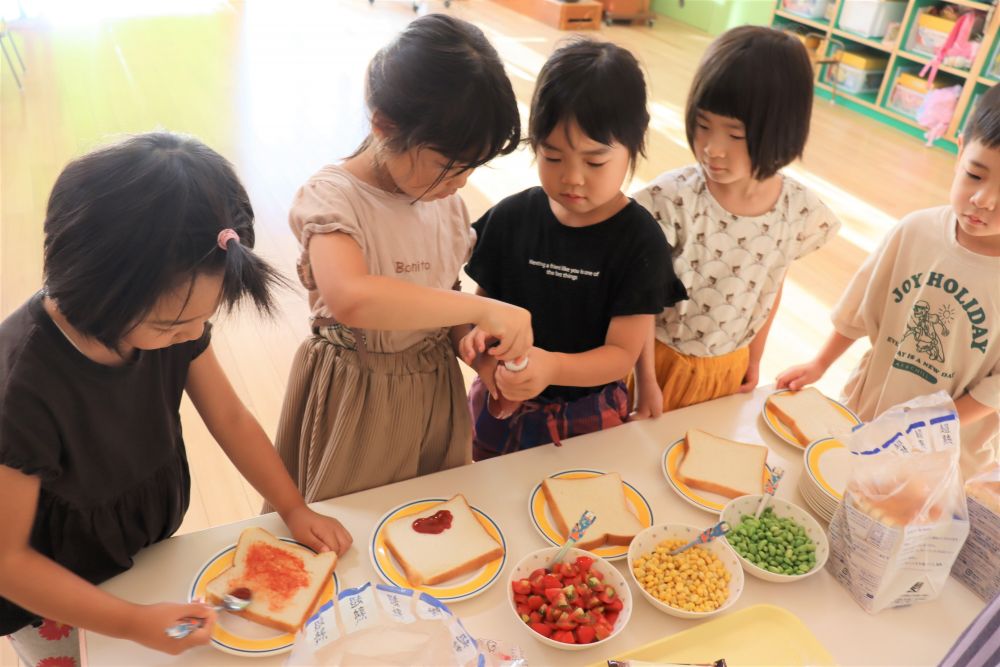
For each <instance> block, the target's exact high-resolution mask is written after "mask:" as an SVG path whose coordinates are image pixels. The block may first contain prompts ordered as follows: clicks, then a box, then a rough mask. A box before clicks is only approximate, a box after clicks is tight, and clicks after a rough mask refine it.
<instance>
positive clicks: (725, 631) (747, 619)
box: [592, 604, 837, 667]
mask: <svg viewBox="0 0 1000 667" xmlns="http://www.w3.org/2000/svg"><path fill="white" fill-rule="evenodd" d="M719 658H725V659H726V665H727V666H728V667H760V666H762V665H768V667H778V666H779V665H780V666H782V667H785V666H791V665H802V666H803V667H804V666H805V665H810V666H813V665H814V666H816V667H820V666H829V667H833V666H834V665H836V664H837V663H836V662H835V661H834V659H833V656H831V655H830V653H829V652H828V651H827V650H826V649H825V648H824V647H823V645H822V644H820V643H819V640H818V639H816V637H815V636H814V635H813V633H812V632H810V631H809V628H807V627H806V626H805V624H804V623H803V622H802V621H800V620H799V619H798V617H797V616H795V615H794V614H792V613H791V612H790V611H788V610H786V609H782V608H781V607H775V606H774V605H769V604H758V605H754V606H753V607H747V608H746V609H742V610H740V611H738V612H735V613H733V614H726V615H725V616H721V617H719V618H717V619H714V620H711V621H706V622H704V623H702V624H701V625H699V626H697V627H694V628H691V629H690V630H685V631H684V632H679V633H677V634H676V635H671V636H669V637H665V638H663V639H658V640H656V641H655V642H651V643H649V644H646V645H645V646H642V647H640V648H637V649H633V650H631V651H629V652H627V653H624V654H622V655H617V656H615V657H614V659H615V660H642V661H645V662H679V663H709V662H712V661H715V660H718V659H719ZM607 664H608V663H607V661H602V662H596V663H594V665H593V666H592V667H599V666H606V665H607Z"/></svg>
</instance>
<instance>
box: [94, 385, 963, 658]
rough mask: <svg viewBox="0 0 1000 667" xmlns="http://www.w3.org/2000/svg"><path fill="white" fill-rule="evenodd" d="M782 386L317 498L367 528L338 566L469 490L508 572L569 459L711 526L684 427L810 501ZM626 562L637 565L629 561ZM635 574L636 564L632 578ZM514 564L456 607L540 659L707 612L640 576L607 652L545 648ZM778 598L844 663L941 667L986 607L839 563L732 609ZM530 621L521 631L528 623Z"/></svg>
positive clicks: (793, 496)
mask: <svg viewBox="0 0 1000 667" xmlns="http://www.w3.org/2000/svg"><path fill="white" fill-rule="evenodd" d="M772 390H773V388H772V387H762V388H758V389H757V390H756V391H755V392H753V393H752V394H747V395H737V396H730V397H727V398H723V399H719V400H716V401H712V402H710V403H705V404H702V405H697V406H693V407H690V408H686V409H684V410H678V411H675V412H672V413H669V414H667V415H664V416H663V417H661V418H660V419H657V420H655V421H642V422H636V423H633V424H626V425H624V426H621V427H619V428H614V429H611V430H608V431H604V432H602V433H594V434H591V435H587V436H582V437H580V438H574V439H572V440H569V441H567V442H565V443H564V445H563V447H561V448H556V447H553V446H551V445H549V446H545V447H538V448H535V449H531V450H528V451H524V452H519V453H517V454H512V455H508V456H502V457H499V458H497V459H493V460H491V461H487V462H483V463H477V464H473V465H471V466H465V467H462V468H457V469H454V470H448V471H445V472H441V473H437V474H434V475H428V476H426V477H421V478H417V479H412V480H408V481H405V482H400V483H398V484H392V485H389V486H385V487H381V488H377V489H370V490H368V491H363V492H360V493H355V494H352V495H349V496H344V497H341V498H336V499H334V500H329V501H325V502H321V503H317V504H315V505H314V508H315V509H316V510H317V511H319V512H322V513H325V514H330V515H333V516H336V517H337V518H338V519H340V520H341V521H342V522H343V523H344V525H345V526H346V527H347V529H348V530H350V531H351V534H352V535H353V536H354V547H353V548H352V549H351V551H350V552H349V553H348V554H346V555H345V556H344V558H343V559H341V561H340V562H339V563H338V565H337V574H338V576H339V577H340V581H341V585H342V586H345V587H353V586H357V585H361V584H363V583H364V582H366V581H373V582H377V581H379V579H378V577H377V575H376V573H375V571H374V568H373V567H372V565H371V561H370V560H369V555H368V542H369V538H370V534H371V530H372V526H373V524H374V523H375V521H376V520H377V519H378V518H379V517H380V516H382V514H384V513H385V512H386V511H387V510H389V509H391V508H393V507H395V506H397V505H399V504H401V503H404V502H406V501H409V500H413V499H417V498H426V497H439V496H449V495H451V494H454V493H458V492H461V493H464V494H465V495H466V497H467V498H469V501H470V502H471V503H472V504H474V505H477V506H479V507H480V508H482V509H483V510H484V511H485V512H486V513H487V514H489V515H490V516H491V517H493V519H495V520H496V521H497V522H498V523H499V524H500V527H501V529H502V530H503V532H504V535H505V537H506V538H507V543H508V549H509V551H508V561H507V566H506V567H507V568H510V567H512V566H513V564H514V563H516V562H517V561H518V560H520V558H521V557H522V556H523V555H525V554H527V553H528V552H530V551H534V550H536V549H540V548H543V547H546V546H548V544H547V543H546V542H545V541H544V540H543V539H542V537H541V536H540V535H539V534H538V533H537V532H536V530H535V528H534V527H533V526H532V525H531V522H530V520H529V517H528V497H529V494H530V493H531V490H532V489H533V488H534V487H535V485H536V484H538V482H539V481H540V480H541V479H542V478H543V477H545V476H546V475H548V474H550V473H553V472H556V471H558V470H564V469H567V468H577V467H586V468H594V469H598V470H605V471H609V472H610V471H617V472H620V473H622V475H623V477H624V479H626V480H627V481H629V482H630V483H631V484H633V485H634V486H635V487H636V488H638V489H639V491H641V492H642V494H643V495H644V496H645V497H646V499H647V500H648V501H649V503H650V505H651V506H652V509H653V514H654V519H655V521H656V522H657V523H665V522H671V523H686V524H693V525H696V526H701V525H705V526H707V525H709V524H711V523H712V521H713V520H715V517H714V515H712V514H709V513H707V512H705V511H702V510H699V509H697V508H695V507H693V506H691V505H689V504H687V503H686V502H684V501H683V500H681V498H680V497H679V496H678V495H676V493H675V492H674V491H673V490H672V489H671V488H670V487H669V486H668V484H667V482H666V481H665V480H664V478H663V475H662V473H661V472H660V457H661V455H662V454H663V450H664V448H665V447H666V446H667V445H668V444H669V443H671V442H673V441H674V440H676V439H677V438H679V437H681V436H682V435H683V434H684V432H685V431H686V430H687V429H689V428H693V427H700V428H703V429H706V430H709V431H711V432H712V433H715V434H717V435H722V436H727V437H730V438H733V439H737V440H744V441H746V442H763V443H764V444H766V445H767V446H768V447H770V449H771V450H772V452H774V453H775V454H777V455H778V456H780V457H781V458H783V459H785V460H786V462H787V464H788V465H786V467H785V469H786V474H785V478H784V480H783V481H782V484H781V487H780V489H779V491H778V496H779V497H784V498H787V499H789V500H791V501H792V502H794V503H796V504H798V505H799V506H802V507H807V506H806V504H805V502H804V500H803V499H802V497H801V495H800V494H799V492H798V490H797V485H798V479H799V475H800V474H801V471H802V452H801V450H800V449H797V448H795V447H792V446H790V445H788V444H786V443H784V442H782V441H781V440H779V439H778V438H777V437H775V436H774V435H773V434H772V433H771V432H770V430H768V428H767V426H766V425H765V423H764V421H763V419H762V418H761V416H760V411H761V406H762V404H763V402H764V399H765V398H766V397H767V395H768V394H769V393H770V392H771V391H772ZM251 525H259V526H262V527H264V528H266V529H267V530H270V531H273V532H276V533H277V534H279V535H287V534H288V533H287V531H286V529H285V527H284V525H283V524H282V523H281V520H280V519H279V518H278V517H277V515H275V514H269V515H266V516H261V517H257V518H254V519H250V520H248V521H243V522H239V523H234V524H229V525H226V526H219V527H217V528H212V529H210V530H205V531H202V532H199V533H192V534H188V535H182V536H179V537H174V538H171V539H169V540H166V541H164V542H162V543H160V544H157V545H155V546H153V547H150V548H149V549H146V550H144V551H143V552H142V553H140V554H139V555H138V556H137V557H136V563H135V567H133V568H132V569H131V570H130V571H128V572H126V573H124V574H122V575H119V576H118V577H115V578H114V579H112V580H110V581H108V582H107V583H105V584H104V585H103V588H104V589H105V590H107V591H108V592H110V593H113V594H115V595H119V596H121V597H123V598H125V599H128V600H132V601H135V602H141V603H146V602H158V601H163V600H182V599H184V596H185V594H186V591H187V589H188V586H189V585H190V583H191V580H192V577H193V576H194V573H195V572H196V571H197V569H198V568H199V567H200V566H201V565H202V564H203V563H204V562H205V561H206V560H207V559H208V558H209V557H210V556H211V555H212V554H214V553H216V552H217V551H219V550H220V549H221V548H224V547H225V546H227V545H230V544H232V543H234V542H235V541H236V538H237V536H238V535H239V533H240V531H241V530H243V529H244V528H246V527H247V526H251ZM617 567H619V568H621V569H623V571H624V568H625V567H626V565H625V562H624V561H619V562H618V565H617ZM627 576H628V575H627V574H626V577H627ZM506 585H507V573H506V572H504V573H503V574H502V575H501V576H500V578H499V579H498V580H497V582H496V583H495V584H494V585H493V587H492V588H490V589H489V590H488V591H486V592H485V593H484V594H482V595H480V596H479V597H477V598H474V599H472V600H467V601H463V602H458V603H454V604H452V605H451V608H452V610H453V611H454V612H455V613H456V614H457V615H458V616H459V617H460V618H461V619H462V621H463V622H464V623H465V625H466V627H467V628H468V630H469V632H470V633H471V634H472V635H473V636H477V637H489V638H494V639H506V640H511V641H513V642H515V643H517V644H519V645H520V646H521V647H522V648H523V649H524V651H525V654H526V656H527V658H528V660H529V663H530V664H531V665H532V666H533V667H539V666H541V665H581V664H587V663H592V662H595V661H597V660H600V659H602V658H605V657H610V656H612V655H615V654H619V653H622V652H624V651H626V650H628V649H630V648H633V647H637V646H641V645H643V644H646V643H648V642H650V641H653V640H656V639H659V638H662V637H665V636H667V635H671V634H674V633H676V632H680V631H682V630H685V629H687V628H690V627H693V624H694V623H696V622H694V621H688V620H684V619H679V618H675V617H672V616H667V615H666V614H664V613H662V612H660V611H658V610H656V609H654V608H653V607H652V606H651V605H649V604H648V603H647V602H646V600H644V599H643V598H642V597H641V595H640V594H639V593H638V591H637V590H636V589H635V587H634V586H633V590H632V592H633V597H634V602H635V606H634V611H633V614H632V619H631V621H630V622H629V625H628V627H627V628H626V629H625V631H624V632H622V634H621V635H620V636H619V637H616V638H615V640H614V641H613V642H611V643H610V644H609V645H607V646H602V647H601V649H598V650H589V651H582V652H567V651H560V650H557V649H552V648H549V647H547V646H543V645H542V644H541V643H540V642H537V641H535V640H534V639H532V638H531V636H530V634H529V633H530V630H528V629H527V628H526V627H524V626H523V625H522V624H520V623H519V622H518V621H517V620H516V619H515V618H514V615H513V614H512V613H511V611H510V609H509V606H508V603H507V600H506V599H505V596H506V590H505V586H506ZM760 603H770V604H776V605H778V606H781V607H784V608H786V609H788V610H789V611H791V612H792V613H793V614H795V615H797V616H798V617H799V618H800V619H802V621H803V622H804V623H805V624H806V625H807V626H808V627H809V628H810V629H811V630H812V632H813V633H814V634H815V635H816V636H817V637H818V638H819V640H820V641H821V642H822V643H823V644H824V645H825V646H826V648H827V649H828V650H829V652H830V653H831V654H832V655H833V656H834V657H835V658H836V660H837V661H838V662H839V663H840V664H843V665H934V664H937V662H938V661H939V659H940V658H941V657H942V656H943V655H944V653H945V652H946V651H947V650H948V648H949V647H950V646H951V644H952V642H953V641H954V640H955V638H957V637H958V635H959V634H960V633H961V631H962V630H963V629H964V628H965V626H966V625H968V623H970V622H971V621H972V619H973V617H974V616H975V615H976V614H977V613H978V612H979V610H980V609H982V607H983V603H982V601H981V600H980V599H979V598H977V597H976V596H975V595H974V594H973V593H971V592H970V591H969V590H968V589H966V588H965V587H964V586H963V585H962V584H960V583H959V582H957V581H955V580H953V579H952V580H949V581H948V584H947V586H946V587H945V590H944V592H943V594H942V595H941V596H940V597H939V598H938V599H937V600H935V601H933V602H929V603H925V604H921V605H917V606H914V607H910V608H907V609H895V610H888V611H884V612H882V613H881V614H878V615H876V616H870V615H868V614H867V613H865V612H864V611H862V610H861V608H860V607H859V606H858V605H857V604H856V603H855V602H854V601H853V600H852V599H851V597H850V596H849V595H848V594H847V592H846V590H845V589H843V588H842V587H841V586H840V584H838V583H837V582H836V581H835V580H834V578H833V577H832V576H831V575H830V574H829V573H828V572H827V571H826V570H824V571H822V572H818V573H816V574H815V575H813V576H811V577H809V578H808V579H806V580H804V581H801V582H796V583H792V584H773V583H768V582H764V581H761V580H759V579H755V578H753V577H750V576H748V577H747V580H746V588H745V590H744V592H743V595H742V597H741V598H740V600H739V601H738V602H737V604H736V605H735V606H734V607H733V610H736V609H742V608H744V607H748V606H751V605H754V604H760ZM519 625H520V626H521V627H518V626H519ZM85 647H86V652H87V655H88V660H89V664H90V665H92V666H100V667H103V666H104V665H166V664H184V665H236V664H241V665H247V664H249V663H248V660H249V659H248V658H241V657H236V656H232V655H227V654H223V653H221V652H219V651H217V650H215V649H213V648H211V647H202V648H199V649H195V650H192V651H189V652H187V653H185V654H183V655H181V656H168V655H165V654H161V653H155V652H152V651H149V650H147V649H145V648H143V647H142V646H140V645H138V644H134V643H131V642H127V641H121V640H116V639H112V638H109V637H105V636H101V635H97V634H94V633H86V637H85ZM282 660H283V657H274V658H261V659H256V660H254V661H252V663H253V664H254V665H276V664H281V662H282Z"/></svg>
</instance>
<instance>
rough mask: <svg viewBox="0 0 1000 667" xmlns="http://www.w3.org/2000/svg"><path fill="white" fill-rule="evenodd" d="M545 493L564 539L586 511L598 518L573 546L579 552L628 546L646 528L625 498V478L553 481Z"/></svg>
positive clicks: (548, 482)
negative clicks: (623, 479)
mask: <svg viewBox="0 0 1000 667" xmlns="http://www.w3.org/2000/svg"><path fill="white" fill-rule="evenodd" d="M542 493H544V494H545V501H546V502H547V503H548V505H549V511H550V512H551V513H552V519H553V520H554V521H555V524H556V528H557V529H558V530H559V534H560V535H562V536H563V537H564V538H566V537H568V536H569V533H570V531H571V530H573V526H575V525H576V522H577V521H579V520H580V516H581V515H582V514H583V513H584V511H588V512H591V513H592V514H594V515H595V516H596V517H597V519H596V520H595V521H594V523H593V524H591V525H590V527H589V528H587V530H586V532H585V533H584V535H583V539H582V540H581V541H579V542H577V543H576V544H574V545H573V546H575V547H576V548H577V549H595V548H597V547H600V546H603V545H605V544H613V545H621V546H624V545H627V544H630V543H631V542H632V538H633V537H635V536H636V534H637V533H639V532H641V531H642V530H643V529H644V528H645V526H644V525H642V522H640V521H639V517H637V516H636V515H635V511H634V510H633V509H632V505H631V504H630V503H629V501H628V498H626V497H625V486H624V484H622V476H621V475H620V474H618V473H616V472H610V473H607V474H605V475H599V476H597V477H583V478H577V479H565V478H555V479H554V478H551V477H549V478H547V479H546V480H544V481H543V482H542Z"/></svg>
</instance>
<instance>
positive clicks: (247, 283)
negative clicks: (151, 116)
mask: <svg viewBox="0 0 1000 667" xmlns="http://www.w3.org/2000/svg"><path fill="white" fill-rule="evenodd" d="M253 221H254V214H253V208H252V207H251V205H250V198H249V197H248V196H247V193H246V190H245V189H244V188H243V185H242V184H241V183H240V181H239V179H238V178H237V177H236V174H235V172H234V171H233V168H232V165H230V164H229V162H228V161H227V160H226V159H225V158H223V157H222V156H221V155H219V154H218V153H216V152H215V151H214V150H212V149H211V148H209V147H208V146H206V145H205V144H203V143H202V142H200V141H198V140H197V139H194V138H191V137H185V136H181V135H176V134H171V133H168V132H154V133H149V134H140V135H136V136H133V137H130V138H128V139H126V140H124V141H122V142H120V143H117V144H114V145H111V146H106V147H103V148H100V149H98V150H96V151H94V152H92V153H89V154H87V155H84V156H83V157H80V158H78V159H76V160H74V161H73V162H71V163H70V164H68V165H67V166H66V168H65V169H63V171H62V173H61V174H60V175H59V178H58V179H57V180H56V183H55V185H54V186H53V188H52V194H51V195H50V197H49V205H48V210H47V212H46V218H45V225H44V230H45V267H44V273H45V276H44V278H45V288H46V291H47V292H48V294H49V296H51V297H52V298H53V299H54V300H55V301H56V303H57V304H58V306H59V310H60V311H61V312H62V314H63V315H64V316H65V317H66V319H67V320H68V321H69V323H70V324H72V325H73V326H74V327H75V328H77V329H78V330H79V331H80V332H81V333H83V334H85V335H87V336H90V337H92V338H95V339H97V340H99V341H100V342H101V343H103V344H104V345H106V346H108V347H110V348H116V347H117V346H118V343H119V342H120V340H121V338H122V337H123V336H124V335H125V334H127V333H128V332H129V331H130V330H131V329H132V327H134V326H135V325H136V324H137V323H138V322H139V321H141V320H142V318H143V317H145V316H146V315H147V314H148V313H149V312H150V311H151V310H152V309H153V307H154V306H155V304H156V302H157V301H158V300H159V299H160V297H161V296H163V295H164V294H165V293H167V292H168V291H170V290H172V289H178V288H182V287H183V286H185V285H191V284H192V283H193V279H194V278H195V276H197V275H198V274H202V273H204V274H214V273H220V272H221V273H222V275H223V288H222V292H223V293H222V304H223V307H224V308H225V309H227V310H230V309H232V308H233V307H235V306H236V305H237V304H238V303H239V302H240V301H242V300H243V299H244V298H249V299H250V300H251V301H253V303H254V305H255V306H256V307H257V309H258V310H259V311H261V312H262V313H270V312H272V310H273V307H274V300H273V297H272V294H271V291H272V289H273V288H274V287H275V286H276V285H280V284H284V280H283V279H282V278H281V276H280V275H279V274H278V273H277V272H276V271H275V270H274V269H273V268H272V267H271V266H270V265H269V264H267V263H266V262H264V261H263V260H262V259H260V258H259V257H258V256H256V255H255V254H254V253H253V252H252V251H251V248H253V245H254V229H253ZM227 228H229V229H232V230H234V231H235V232H236V234H237V235H238V236H239V239H240V240H239V243H234V240H231V241H229V243H228V244H227V249H226V250H223V249H222V248H220V247H219V244H218V237H219V232H220V231H222V230H223V229H227Z"/></svg>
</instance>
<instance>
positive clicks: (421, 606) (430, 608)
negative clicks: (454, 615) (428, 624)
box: [417, 593, 451, 621]
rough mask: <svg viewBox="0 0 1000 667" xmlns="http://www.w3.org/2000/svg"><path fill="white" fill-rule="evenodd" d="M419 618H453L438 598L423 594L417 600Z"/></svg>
mask: <svg viewBox="0 0 1000 667" xmlns="http://www.w3.org/2000/svg"><path fill="white" fill-rule="evenodd" d="M417 616H419V617H420V618H422V619H424V620H425V621H426V620H431V619H436V618H445V617H446V616H451V612H450V611H448V608H447V607H446V606H444V604H443V603H442V602H441V601H440V600H438V599H437V598H435V597H433V596H430V595H427V594H426V593H421V594H420V597H419V598H417Z"/></svg>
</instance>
